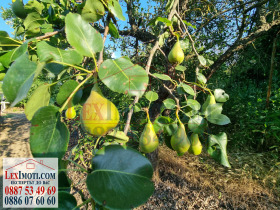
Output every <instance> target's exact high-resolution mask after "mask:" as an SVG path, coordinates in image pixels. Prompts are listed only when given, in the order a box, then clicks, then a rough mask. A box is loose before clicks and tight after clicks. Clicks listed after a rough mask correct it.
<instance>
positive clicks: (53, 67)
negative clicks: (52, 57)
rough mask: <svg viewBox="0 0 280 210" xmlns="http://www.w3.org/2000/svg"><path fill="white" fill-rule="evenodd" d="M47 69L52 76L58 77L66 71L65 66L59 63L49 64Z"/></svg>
mask: <svg viewBox="0 0 280 210" xmlns="http://www.w3.org/2000/svg"><path fill="white" fill-rule="evenodd" d="M45 69H46V70H47V71H49V72H51V73H52V74H55V75H58V74H60V73H61V71H62V70H63V69H64V66H63V65H61V64H57V63H47V64H46V66H45Z"/></svg>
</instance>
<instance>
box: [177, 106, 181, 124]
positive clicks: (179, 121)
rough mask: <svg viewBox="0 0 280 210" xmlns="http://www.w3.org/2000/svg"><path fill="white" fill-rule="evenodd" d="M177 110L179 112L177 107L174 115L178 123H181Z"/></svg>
mask: <svg viewBox="0 0 280 210" xmlns="http://www.w3.org/2000/svg"><path fill="white" fill-rule="evenodd" d="M178 112H179V109H176V117H177V119H178V121H179V123H182V122H181V120H180V118H179V115H178Z"/></svg>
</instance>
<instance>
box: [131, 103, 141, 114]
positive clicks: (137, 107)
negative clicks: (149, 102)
mask: <svg viewBox="0 0 280 210" xmlns="http://www.w3.org/2000/svg"><path fill="white" fill-rule="evenodd" d="M133 109H134V112H140V111H142V110H141V104H140V103H136V104H135V105H134V107H133Z"/></svg>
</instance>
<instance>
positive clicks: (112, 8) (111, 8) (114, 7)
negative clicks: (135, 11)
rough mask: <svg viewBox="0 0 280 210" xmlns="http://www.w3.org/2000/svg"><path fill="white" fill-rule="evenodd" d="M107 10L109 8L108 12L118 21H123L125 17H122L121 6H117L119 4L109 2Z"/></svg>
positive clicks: (112, 1) (110, 0)
mask: <svg viewBox="0 0 280 210" xmlns="http://www.w3.org/2000/svg"><path fill="white" fill-rule="evenodd" d="M108 8H109V11H110V12H111V13H112V14H113V15H114V16H115V17H117V18H119V19H120V20H123V21H125V17H124V16H123V13H122V8H121V5H120V4H119V2H118V1H117V0H109V2H108Z"/></svg>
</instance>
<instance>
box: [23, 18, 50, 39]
mask: <svg viewBox="0 0 280 210" xmlns="http://www.w3.org/2000/svg"><path fill="white" fill-rule="evenodd" d="M44 22H45V19H44V18H42V17H41V16H40V14H39V13H37V12H32V13H29V14H28V15H27V17H26V18H25V20H24V22H23V25H24V27H25V30H27V34H28V35H34V34H38V33H40V26H41V25H42V24H44Z"/></svg>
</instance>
